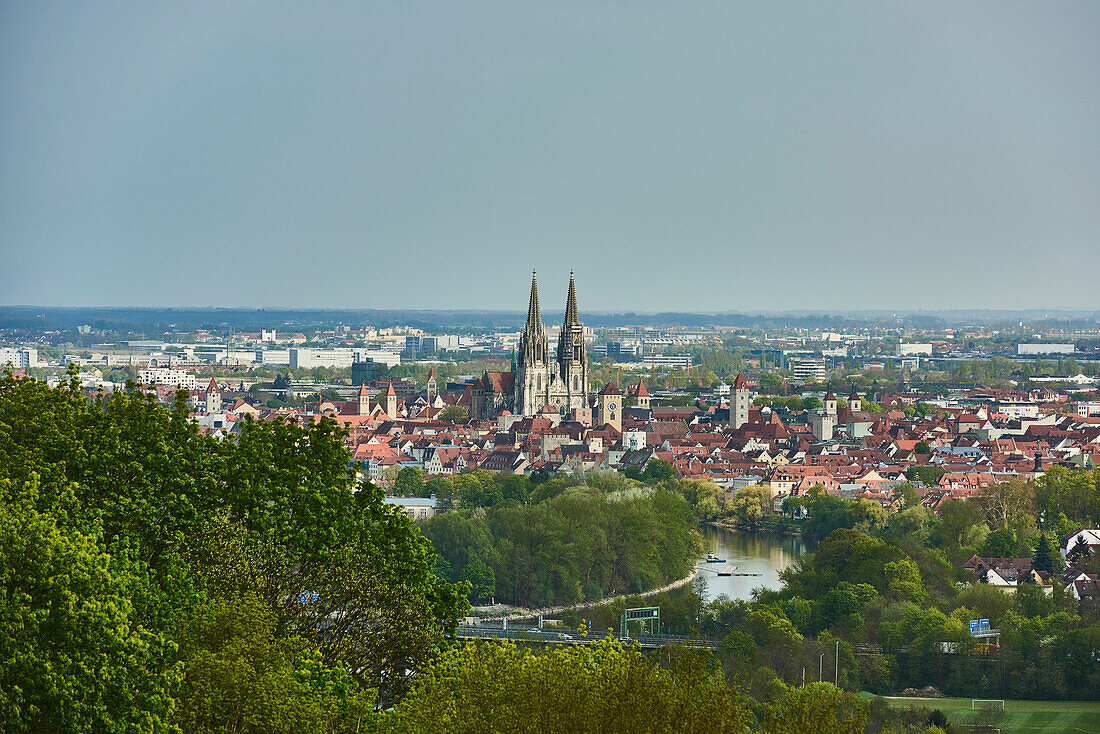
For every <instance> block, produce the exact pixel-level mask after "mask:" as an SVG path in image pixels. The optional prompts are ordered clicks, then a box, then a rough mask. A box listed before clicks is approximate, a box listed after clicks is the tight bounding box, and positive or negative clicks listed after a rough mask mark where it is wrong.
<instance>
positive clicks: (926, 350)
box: [898, 342, 932, 357]
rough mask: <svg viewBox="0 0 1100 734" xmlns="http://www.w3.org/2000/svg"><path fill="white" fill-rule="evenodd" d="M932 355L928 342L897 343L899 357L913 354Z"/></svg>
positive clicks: (930, 345)
mask: <svg viewBox="0 0 1100 734" xmlns="http://www.w3.org/2000/svg"><path fill="white" fill-rule="evenodd" d="M915 354H916V355H924V356H926V357H931V356H932V344H931V343H928V342H913V343H910V344H905V343H899V344H898V356H899V357H911V356H913V355H915Z"/></svg>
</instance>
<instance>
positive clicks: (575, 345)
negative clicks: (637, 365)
mask: <svg viewBox="0 0 1100 734" xmlns="http://www.w3.org/2000/svg"><path fill="white" fill-rule="evenodd" d="M558 374H559V375H560V376H561V380H562V382H563V383H564V384H565V393H566V395H567V396H568V400H567V410H583V409H584V408H586V407H588V354H587V352H586V351H585V348H584V326H583V325H582V324H581V321H580V317H579V316H578V315H577V291H576V287H575V286H574V284H573V271H572V270H570V271H569V296H568V297H567V298H566V301H565V322H564V323H563V324H562V326H561V336H560V337H559V339H558Z"/></svg>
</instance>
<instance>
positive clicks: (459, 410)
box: [435, 405, 470, 423]
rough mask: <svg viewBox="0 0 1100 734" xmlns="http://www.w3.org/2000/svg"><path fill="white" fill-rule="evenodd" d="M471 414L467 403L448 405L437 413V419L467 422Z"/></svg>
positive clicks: (449, 421)
mask: <svg viewBox="0 0 1100 734" xmlns="http://www.w3.org/2000/svg"><path fill="white" fill-rule="evenodd" d="M469 416H470V409H469V408H467V407H466V406H465V405H448V406H447V407H446V408H443V409H442V410H440V411H439V413H438V414H436V416H435V417H436V420H441V421H446V422H447V423H465V422H466V419H467V418H469Z"/></svg>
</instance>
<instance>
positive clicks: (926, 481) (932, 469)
mask: <svg viewBox="0 0 1100 734" xmlns="http://www.w3.org/2000/svg"><path fill="white" fill-rule="evenodd" d="M945 471H946V470H944V469H942V468H940V467H938V466H911V467H909V468H908V469H906V470H905V478H906V479H908V480H909V481H910V482H918V483H920V484H922V485H924V486H925V487H935V486H936V485H937V484H938V483H939V481H940V477H942V476H943V475H944V473H945Z"/></svg>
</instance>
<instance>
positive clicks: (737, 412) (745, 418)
mask: <svg viewBox="0 0 1100 734" xmlns="http://www.w3.org/2000/svg"><path fill="white" fill-rule="evenodd" d="M750 402H751V401H750V400H749V386H748V385H747V384H745V376H744V375H742V374H741V373H740V372H738V373H737V379H736V380H734V381H733V390H732V391H731V392H730V428H740V427H741V426H743V425H745V424H746V423H748V422H749V405H750Z"/></svg>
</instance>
